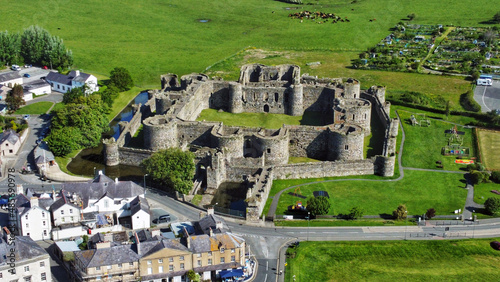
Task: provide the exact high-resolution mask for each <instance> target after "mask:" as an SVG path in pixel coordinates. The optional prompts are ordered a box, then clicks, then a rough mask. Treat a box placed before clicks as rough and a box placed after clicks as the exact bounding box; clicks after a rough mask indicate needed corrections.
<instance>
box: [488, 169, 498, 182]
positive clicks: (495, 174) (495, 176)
mask: <svg viewBox="0 0 500 282" xmlns="http://www.w3.org/2000/svg"><path fill="white" fill-rule="evenodd" d="M490 180H491V181H493V182H495V183H500V171H493V172H492V173H491V176H490Z"/></svg>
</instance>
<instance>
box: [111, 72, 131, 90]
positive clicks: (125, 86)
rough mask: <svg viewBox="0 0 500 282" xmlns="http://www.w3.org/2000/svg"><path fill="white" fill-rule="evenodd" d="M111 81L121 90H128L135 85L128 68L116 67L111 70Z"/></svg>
mask: <svg viewBox="0 0 500 282" xmlns="http://www.w3.org/2000/svg"><path fill="white" fill-rule="evenodd" d="M109 83H110V84H112V85H114V86H115V87H116V88H118V89H119V90H120V91H127V90H129V89H130V88H132V87H134V81H133V80H132V76H130V73H129V71H128V70H127V69H126V68H120V67H116V68H114V69H113V70H112V71H111V76H110V77H109Z"/></svg>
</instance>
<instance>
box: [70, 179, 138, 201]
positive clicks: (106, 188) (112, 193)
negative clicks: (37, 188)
mask: <svg viewBox="0 0 500 282" xmlns="http://www.w3.org/2000/svg"><path fill="white" fill-rule="evenodd" d="M63 189H64V191H67V192H70V193H76V194H77V195H79V196H80V197H81V199H82V201H83V208H86V207H88V205H89V200H91V199H95V200H96V199H100V198H102V197H103V196H105V195H106V196H108V197H110V198H111V199H124V198H131V197H135V196H139V195H144V188H142V187H141V186H139V185H137V184H135V183H134V182H132V181H118V182H115V181H113V180H112V179H111V178H109V177H107V176H105V175H98V176H97V177H96V178H94V179H92V180H90V181H88V182H67V183H64V185H63Z"/></svg>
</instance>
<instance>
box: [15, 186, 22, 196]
mask: <svg viewBox="0 0 500 282" xmlns="http://www.w3.org/2000/svg"><path fill="white" fill-rule="evenodd" d="M16 194H17V195H20V194H24V191H23V185H22V184H17V186H16Z"/></svg>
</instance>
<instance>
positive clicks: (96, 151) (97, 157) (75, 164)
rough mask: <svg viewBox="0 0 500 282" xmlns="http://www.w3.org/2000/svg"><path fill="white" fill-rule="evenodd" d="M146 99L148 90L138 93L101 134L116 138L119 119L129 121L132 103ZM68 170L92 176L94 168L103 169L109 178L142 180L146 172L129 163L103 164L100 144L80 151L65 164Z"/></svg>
mask: <svg viewBox="0 0 500 282" xmlns="http://www.w3.org/2000/svg"><path fill="white" fill-rule="evenodd" d="M147 101H148V92H141V93H139V94H138V95H137V96H136V97H135V98H134V100H133V101H132V102H130V104H128V105H127V107H125V108H124V109H123V111H122V112H121V113H120V114H119V115H118V116H117V117H116V118H115V119H113V121H111V123H110V124H109V127H110V131H109V132H107V133H105V134H103V138H109V137H111V136H113V137H114V138H115V139H118V137H119V136H120V127H119V126H118V123H119V122H120V121H130V120H131V119H132V117H133V110H132V105H134V104H139V103H141V104H145V103H146V102H147ZM67 168H68V170H69V171H71V172H72V173H74V174H77V175H83V176H93V175H94V171H95V170H104V173H105V174H106V175H107V176H109V177H111V178H113V179H114V178H119V179H120V180H132V181H138V182H139V181H143V176H144V174H145V173H146V172H145V171H144V170H143V169H142V168H141V167H137V166H129V165H117V166H113V167H109V166H106V165H105V164H104V157H103V155H102V144H100V145H99V146H98V147H96V148H90V149H85V150H82V151H81V152H80V154H78V155H77V156H76V157H74V158H73V160H72V161H71V162H70V163H69V164H68V166H67Z"/></svg>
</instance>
